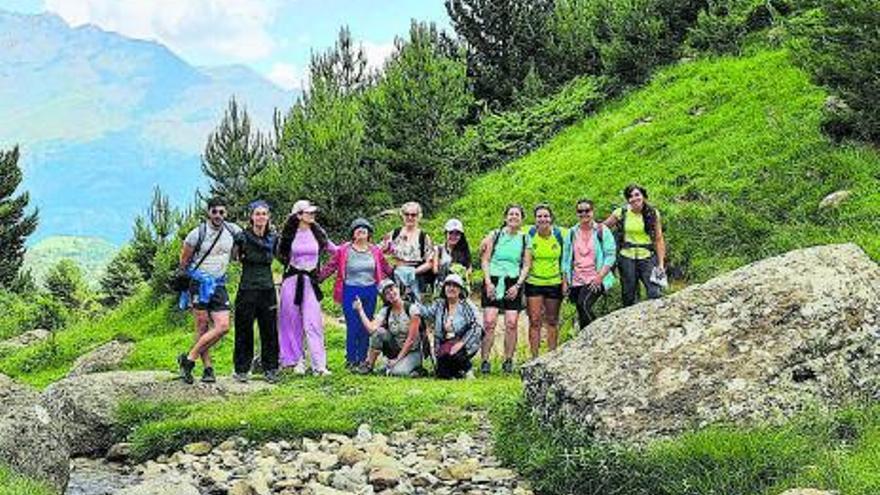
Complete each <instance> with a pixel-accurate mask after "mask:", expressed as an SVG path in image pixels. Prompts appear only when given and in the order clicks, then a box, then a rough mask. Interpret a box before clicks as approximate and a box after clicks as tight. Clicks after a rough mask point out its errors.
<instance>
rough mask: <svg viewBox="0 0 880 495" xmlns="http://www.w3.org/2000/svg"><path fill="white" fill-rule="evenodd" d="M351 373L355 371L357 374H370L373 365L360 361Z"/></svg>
mask: <svg viewBox="0 0 880 495" xmlns="http://www.w3.org/2000/svg"><path fill="white" fill-rule="evenodd" d="M352 373H357V374H358V375H371V374H373V367H372V366H370V365H369V364H367V363H361V365H360V366H358V367H357V368H354V369H353V370H352Z"/></svg>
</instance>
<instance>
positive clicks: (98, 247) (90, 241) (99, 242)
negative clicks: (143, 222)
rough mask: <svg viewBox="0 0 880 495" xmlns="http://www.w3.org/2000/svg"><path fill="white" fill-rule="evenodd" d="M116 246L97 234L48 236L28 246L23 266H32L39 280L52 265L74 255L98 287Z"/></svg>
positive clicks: (84, 271) (90, 280)
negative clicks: (88, 235)
mask: <svg viewBox="0 0 880 495" xmlns="http://www.w3.org/2000/svg"><path fill="white" fill-rule="evenodd" d="M116 250H117V247H116V246H114V245H113V244H110V243H109V242H107V241H105V240H104V239H101V238H98V237H75V236H54V237H47V238H45V239H43V240H42V241H40V242H38V243H36V244H35V245H33V246H31V247H29V248H28V250H27V254H25V259H24V267H25V268H27V269H30V270H32V272H33V274H34V278H35V279H36V280H37V283H38V284H39V283H42V281H43V278H44V277H45V276H46V273H47V272H48V271H49V269H50V268H51V267H52V266H54V265H55V264H56V263H58V262H59V261H61V260H62V259H71V260H73V261H75V262H76V263H77V264H78V265H79V266H80V268H82V270H83V276H84V278H85V280H86V281H87V282H88V283H89V284H90V285H91V286H92V288H97V286H98V281H99V280H100V278H101V275H102V274H103V272H104V268H105V267H106V266H107V263H109V262H110V259H111V258H113V255H114V254H116Z"/></svg>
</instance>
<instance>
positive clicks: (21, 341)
mask: <svg viewBox="0 0 880 495" xmlns="http://www.w3.org/2000/svg"><path fill="white" fill-rule="evenodd" d="M50 336H52V332H50V331H49V330H43V329H42V328H38V329H36V330H30V331H28V332H24V333H22V334H18V335H16V336H15V337H12V338H11V339H7V340H3V341H0V352H6V351H14V350H17V349H22V348H25V347H28V346H31V345H34V344H36V343H39V342H42V341H44V340H46V339H48V338H49V337H50Z"/></svg>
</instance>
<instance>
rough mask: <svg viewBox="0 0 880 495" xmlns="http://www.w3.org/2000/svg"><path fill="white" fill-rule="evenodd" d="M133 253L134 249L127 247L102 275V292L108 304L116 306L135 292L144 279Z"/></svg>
mask: <svg viewBox="0 0 880 495" xmlns="http://www.w3.org/2000/svg"><path fill="white" fill-rule="evenodd" d="M133 255H134V252H133V250H132V249H131V248H130V247H125V248H123V249H122V250H120V251H119V252H118V253H117V254H116V256H114V257H113V259H112V260H111V261H110V263H109V264H108V265H107V269H106V271H105V272H104V275H103V276H102V277H101V292H103V293H104V298H103V299H104V303H105V304H106V305H108V306H116V305H117V304H119V303H120V302H122V301H123V300H124V299H125V298H127V297H128V296H130V295H132V294H134V291H135V290H136V289H137V286H138V284H140V283H141V282H142V281H143V278H142V277H141V272H140V270H139V269H138V265H137V264H136V263H135V262H134V257H133Z"/></svg>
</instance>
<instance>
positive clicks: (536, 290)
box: [526, 283, 562, 301]
mask: <svg viewBox="0 0 880 495" xmlns="http://www.w3.org/2000/svg"><path fill="white" fill-rule="evenodd" d="M526 297H527V298H528V297H543V298H544V299H557V300H560V301H561V300H562V284H556V285H532V284H529V283H527V284H526Z"/></svg>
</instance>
